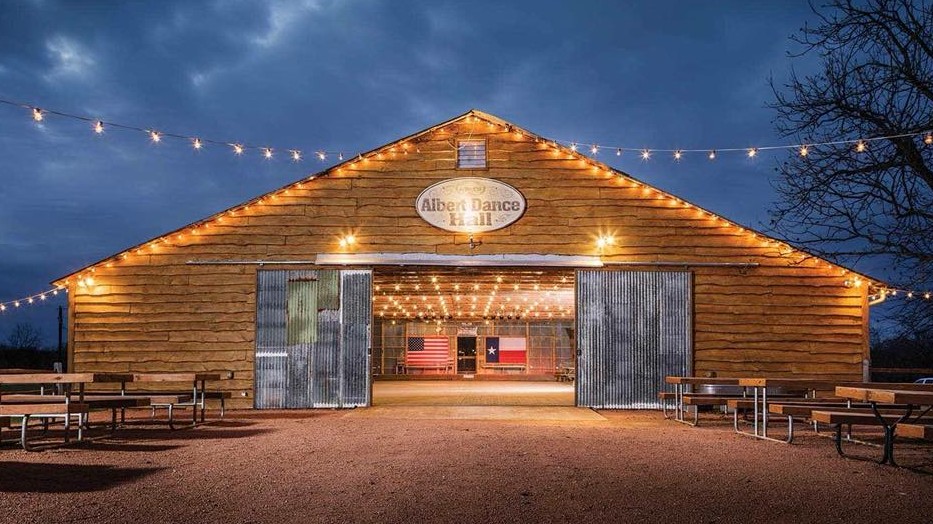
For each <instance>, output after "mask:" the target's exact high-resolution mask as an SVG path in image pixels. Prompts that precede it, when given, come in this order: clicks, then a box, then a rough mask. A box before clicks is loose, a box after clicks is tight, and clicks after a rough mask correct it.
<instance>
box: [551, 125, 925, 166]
mask: <svg viewBox="0 0 933 524" xmlns="http://www.w3.org/2000/svg"><path fill="white" fill-rule="evenodd" d="M896 138H917V139H919V140H920V141H922V142H923V144H924V145H927V146H933V131H929V130H924V131H915V132H910V133H900V134H896V135H885V136H875V137H870V138H852V139H844V140H833V141H829V142H812V143H800V144H781V145H770V146H758V147H719V148H699V149H664V148H635V147H619V146H605V145H599V144H596V143H592V144H583V143H579V142H574V141H570V140H554V142H556V143H558V144H561V145H563V146H565V147H569V148H570V149H571V150H572V151H579V150H580V149H586V150H589V152H590V154H591V155H598V154H599V153H601V152H603V151H610V152H613V151H614V152H615V155H616V156H622V155H623V154H624V153H627V152H630V153H637V154H638V156H639V157H640V158H641V159H642V160H651V158H653V157H654V155H656V154H660V153H666V154H669V155H671V157H672V158H673V159H674V160H676V161H680V160H683V159H684V158H685V157H686V156H687V155H694V154H702V155H704V156H706V158H707V159H709V160H716V159H717V158H718V157H719V155H720V154H722V153H743V154H744V155H745V156H746V157H748V158H755V157H757V156H758V155H759V154H760V153H761V152H763V151H780V150H784V151H795V152H796V153H797V154H798V155H800V156H801V157H807V156H809V155H810V154H811V153H812V152H813V151H815V150H817V149H819V148H821V147H837V146H849V147H851V148H852V150H853V151H854V152H855V153H865V152H867V151H868V150H869V149H870V147H871V144H872V143H873V142H878V141H882V140H892V139H896Z"/></svg>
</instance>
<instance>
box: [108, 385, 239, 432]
mask: <svg viewBox="0 0 933 524" xmlns="http://www.w3.org/2000/svg"><path fill="white" fill-rule="evenodd" d="M228 377H229V374H228V375H222V374H220V373H95V374H94V380H95V381H96V382H115V383H119V384H120V395H124V396H134V395H135V396H138V395H146V396H149V397H150V400H151V402H150V404H149V407H151V408H152V409H153V411H154V410H155V409H156V408H163V409H166V410H168V424H169V427H170V428H172V429H174V427H175V425H174V410H175V408H177V407H183V408H184V407H190V408H191V417H192V419H191V422H192V424H197V423H198V409H199V408H200V411H201V417H200V418H201V422H204V420H205V411H206V405H207V404H206V401H207V397H208V393H207V387H206V383H207V382H208V381H218V380H223V379H225V378H228ZM171 382H175V383H185V384H190V385H191V386H190V387H191V389H190V391H191V394H190V395H188V394H187V393H185V394H184V395H177V394H172V393H169V392H165V391H158V392H156V391H146V392H140V393H137V392H134V391H130V390H127V387H126V385H127V384H142V383H171ZM217 397H218V398H220V406H221V407H220V416H221V417H223V415H224V400H225V399H226V398H227V396H226V395H224V394H218V395H217ZM124 417H125V413H123V414H121V419H123V418H124Z"/></svg>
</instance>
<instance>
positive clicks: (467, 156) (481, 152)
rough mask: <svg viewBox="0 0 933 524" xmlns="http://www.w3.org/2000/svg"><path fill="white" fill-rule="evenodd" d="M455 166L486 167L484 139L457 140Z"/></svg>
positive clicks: (462, 167) (467, 167)
mask: <svg viewBox="0 0 933 524" xmlns="http://www.w3.org/2000/svg"><path fill="white" fill-rule="evenodd" d="M457 167H458V168H460V169H482V168H485V167H486V141H485V140H459V141H457Z"/></svg>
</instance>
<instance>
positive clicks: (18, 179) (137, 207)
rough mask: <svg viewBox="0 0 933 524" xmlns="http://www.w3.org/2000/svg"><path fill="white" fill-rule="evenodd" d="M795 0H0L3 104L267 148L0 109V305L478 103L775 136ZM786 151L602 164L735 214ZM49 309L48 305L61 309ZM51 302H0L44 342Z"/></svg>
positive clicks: (637, 135)
mask: <svg viewBox="0 0 933 524" xmlns="http://www.w3.org/2000/svg"><path fill="white" fill-rule="evenodd" d="M813 20H814V16H813V14H812V13H811V12H810V9H809V7H808V5H807V3H806V2H805V1H795V0H780V1H761V2H745V1H719V2H647V1H644V2H601V1H592V2H584V1H581V2H560V1H528V2H486V1H471V2H460V1H426V2H402V1H387V0H386V1H379V0H370V1H342V2H338V1H268V2H260V1H245V0H244V1H222V2H221V1H213V2H191V1H179V2H170V1H160V2H146V3H143V2H124V3H116V2H56V1H49V0H33V1H14V0H6V1H0V98H5V99H11V100H17V101H22V102H26V103H30V104H35V105H38V106H40V107H47V108H50V109H57V110H62V111H66V112H71V113H78V114H84V115H88V116H95V117H100V118H102V119H104V120H108V121H113V122H120V123H126V124H132V125H137V126H139V127H145V128H156V129H160V130H166V131H174V132H179V133H184V134H190V135H199V136H204V137H208V138H216V139H221V140H229V141H241V142H245V143H251V144H256V145H270V146H273V147H276V148H277V149H278V150H281V149H287V148H291V147H295V148H298V149H301V150H303V151H305V152H306V159H305V160H304V161H302V162H300V163H293V162H290V161H289V160H287V159H286V158H284V156H281V155H280V157H279V158H276V159H274V160H272V161H266V160H263V159H261V158H260V155H259V154H258V153H257V152H250V153H249V154H247V155H244V156H243V157H239V158H238V157H235V156H234V155H232V154H231V153H230V152H229V150H227V149H225V148H221V147H219V146H214V147H208V148H206V149H205V150H204V151H201V152H199V153H195V152H193V151H192V150H191V148H190V146H188V145H187V144H185V143H183V142H181V141H172V140H166V141H164V142H163V143H161V144H158V145H156V144H152V143H150V142H148V141H147V139H146V137H145V135H143V134H142V133H133V132H125V131H119V130H116V129H109V130H107V131H106V132H105V133H104V134H103V135H102V136H96V135H95V134H94V133H92V132H91V131H90V128H89V126H88V125H87V124H85V123H80V122H74V121H70V120H63V119H60V118H55V117H54V115H50V116H49V117H48V118H46V119H45V120H44V121H43V122H41V123H39V124H37V123H35V122H33V121H32V120H31V118H30V115H29V113H28V112H27V111H25V110H22V109H18V108H13V107H9V106H2V105H0V301H6V300H10V299H14V298H19V297H21V296H24V295H28V294H31V293H34V292H37V291H41V290H43V289H46V288H47V287H48V283H49V282H50V281H51V280H52V279H54V278H56V277H59V276H61V275H64V274H66V273H69V272H71V271H73V270H75V269H78V268H80V267H82V266H84V265H86V264H88V263H91V262H93V261H96V260H98V259H100V258H102V257H104V256H107V255H109V254H112V253H114V252H117V251H119V250H122V249H123V248H126V247H128V246H131V245H134V244H136V243H138V242H140V241H142V240H145V239H148V238H150V237H153V236H156V235H158V234H160V233H163V232H165V231H168V230H172V229H174V228H177V227H179V226H181V225H184V224H187V223H189V222H191V221H194V220H196V219H198V218H201V217H204V216H207V215H209V214H211V213H213V212H216V211H218V210H221V209H224V208H226V207H229V206H231V205H233V204H235V203H237V202H241V201H243V200H246V199H248V198H250V197H252V196H255V195H257V194H259V193H262V192H265V191H267V190H270V189H272V188H276V187H279V186H281V185H283V184H285V183H287V182H289V181H292V180H295V179H297V178H300V177H302V176H303V175H307V174H308V173H311V172H316V171H319V170H320V169H322V168H324V167H326V166H328V165H330V164H331V163H332V162H336V158H334V157H333V156H331V157H329V158H328V160H327V161H326V162H321V161H319V160H317V159H315V158H312V155H311V154H309V153H310V152H312V151H316V150H321V149H326V150H329V151H344V152H346V153H348V154H352V153H354V152H357V151H365V150H369V149H372V148H373V147H376V146H378V145H381V144H383V143H386V142H389V141H392V140H394V139H396V138H399V137H401V136H404V135H407V134H409V133H411V132H414V131H417V130H420V129H422V128H425V127H428V126H430V125H432V124H435V123H437V122H440V121H443V120H446V119H448V118H450V117H453V116H455V115H458V114H460V113H463V112H465V111H467V110H468V109H470V108H477V109H481V110H483V111H487V112H490V113H493V114H495V115H498V116H500V117H502V118H505V119H507V120H510V121H513V122H515V123H516V124H518V125H520V126H522V127H525V128H527V129H529V130H531V131H533V132H536V133H538V134H541V135H544V136H546V137H550V138H555V139H563V140H574V141H579V142H581V143H594V142H595V143H599V144H602V145H612V146H627V147H639V148H640V147H650V148H708V147H712V148H724V147H730V146H738V147H744V146H755V145H765V144H776V143H778V144H779V143H786V142H788V140H786V139H783V138H781V137H779V136H776V134H775V131H774V128H773V125H772V123H771V120H772V118H773V117H774V113H773V112H772V111H771V110H769V109H768V108H767V106H766V105H767V103H768V102H769V101H770V100H771V98H772V94H771V90H770V87H769V82H768V81H769V77H771V76H772V75H773V77H774V78H775V80H776V81H777V82H778V83H781V82H782V81H783V80H784V79H785V78H786V77H787V76H788V73H789V71H790V68H791V66H792V65H793V66H794V67H796V68H797V69H798V71H800V70H803V71H806V70H807V67H812V64H808V63H806V61H804V60H801V59H791V58H789V57H788V55H787V52H788V51H795V50H798V49H796V48H795V47H794V45H793V44H792V42H790V40H789V39H788V37H789V36H790V35H791V34H793V33H794V32H795V31H797V30H798V29H799V28H800V27H802V26H803V24H804V23H805V22H807V21H811V22H812V21H813ZM782 154H786V153H774V154H762V155H760V156H759V157H758V158H756V159H747V158H745V157H744V156H743V155H741V154H734V155H731V156H726V155H720V158H719V159H718V160H717V161H715V162H709V161H708V160H706V159H705V157H704V156H703V155H694V156H692V157H691V156H688V157H687V158H685V159H684V160H683V161H681V162H679V163H676V162H674V161H673V160H672V159H671V158H670V157H669V156H666V155H660V154H658V155H655V156H654V157H653V158H652V159H651V160H650V161H647V162H645V161H642V160H641V159H640V158H638V156H637V155H635V154H631V153H628V154H625V155H623V156H622V157H621V158H617V157H616V156H615V155H614V154H613V153H611V152H610V151H603V152H601V153H599V155H598V158H599V159H600V160H603V161H606V162H607V163H609V164H611V165H613V166H615V167H617V168H620V169H622V170H624V171H627V172H629V173H631V174H633V175H634V176H636V177H639V178H641V179H643V180H646V181H648V182H650V183H652V184H654V185H656V186H658V187H660V188H662V189H665V190H667V191H671V192H673V193H675V194H678V195H679V196H681V197H683V198H686V199H688V200H691V201H693V202H695V203H697V204H699V205H702V206H704V207H707V208H709V209H711V210H713V211H716V212H718V213H720V214H723V215H724V216H727V217H729V218H731V219H734V220H736V221H739V222H742V223H745V224H748V225H751V226H757V227H761V226H762V225H763V224H766V223H767V221H768V207H769V205H770V203H771V202H772V201H773V200H774V198H775V194H774V192H773V191H772V189H771V183H772V181H773V177H774V176H775V175H774V168H775V166H776V165H777V163H778V162H779V160H780V159H781V155H782ZM57 303H58V302H56V304H57ZM54 319H55V311H54V306H52V305H43V306H36V307H32V308H29V310H28V311H16V312H10V311H7V312H6V313H4V314H0V339H5V338H6V333H7V332H8V331H9V329H11V328H12V326H13V325H15V324H16V323H17V322H22V321H29V322H34V323H37V324H38V325H40V327H41V328H42V330H43V332H44V334H45V336H46V338H47V339H48V340H49V341H52V340H53V339H54Z"/></svg>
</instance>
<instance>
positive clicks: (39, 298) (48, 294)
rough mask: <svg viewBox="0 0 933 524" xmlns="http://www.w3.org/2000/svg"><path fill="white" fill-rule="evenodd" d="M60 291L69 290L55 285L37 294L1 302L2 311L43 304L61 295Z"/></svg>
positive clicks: (65, 291)
mask: <svg viewBox="0 0 933 524" xmlns="http://www.w3.org/2000/svg"><path fill="white" fill-rule="evenodd" d="M59 291H61V292H62V293H63V294H64V293H67V292H68V290H67V289H65V288H63V287H54V288H52V289H50V290H48V291H43V292H42V293H36V294H35V295H29V296H27V297H23V298H20V299H16V300H8V301H6V302H0V313H3V312H6V311H7V310H14V309H17V308H20V307H23V306H29V305H35V304H42V303H44V302H47V301H49V300H50V299H52V298H54V297H57V296H58V295H59Z"/></svg>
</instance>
